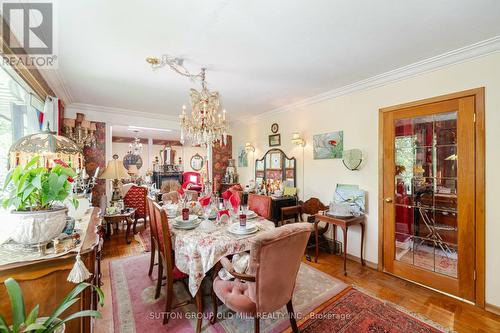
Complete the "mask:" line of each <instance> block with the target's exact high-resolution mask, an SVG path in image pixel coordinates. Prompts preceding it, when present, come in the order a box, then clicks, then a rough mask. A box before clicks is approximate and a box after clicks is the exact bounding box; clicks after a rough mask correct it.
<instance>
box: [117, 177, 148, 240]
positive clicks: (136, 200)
mask: <svg viewBox="0 0 500 333" xmlns="http://www.w3.org/2000/svg"><path fill="white" fill-rule="evenodd" d="M147 196H148V189H147V188H146V187H143V186H137V185H134V186H132V187H131V188H130V189H129V190H128V191H127V194H125V196H124V197H123V204H124V205H125V207H127V208H128V207H130V208H135V220H134V233H135V227H136V225H137V220H138V219H143V220H144V228H145V227H146V197H147Z"/></svg>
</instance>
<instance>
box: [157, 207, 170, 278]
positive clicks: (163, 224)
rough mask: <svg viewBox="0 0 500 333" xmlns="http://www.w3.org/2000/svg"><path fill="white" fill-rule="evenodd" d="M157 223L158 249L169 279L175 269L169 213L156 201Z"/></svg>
mask: <svg viewBox="0 0 500 333" xmlns="http://www.w3.org/2000/svg"><path fill="white" fill-rule="evenodd" d="M153 207H154V212H155V223H156V228H157V230H158V249H159V252H160V256H161V257H162V260H163V266H164V267H165V269H166V272H167V279H172V278H173V276H172V274H173V269H174V251H173V247H172V237H171V235H170V227H169V225H168V215H167V212H166V211H165V209H162V208H161V206H160V205H159V204H158V203H156V202H154V203H153Z"/></svg>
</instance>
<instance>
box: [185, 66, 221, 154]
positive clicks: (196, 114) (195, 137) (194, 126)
mask: <svg viewBox="0 0 500 333" xmlns="http://www.w3.org/2000/svg"><path fill="white" fill-rule="evenodd" d="M201 80H202V81H201V87H202V89H201V91H197V90H196V89H191V91H190V94H189V97H190V100H191V109H192V111H191V114H190V115H189V114H187V113H186V106H185V105H183V106H182V112H181V114H180V115H179V119H180V123H181V124H180V125H181V139H180V141H181V143H182V144H184V142H185V141H186V139H187V140H189V141H191V143H192V144H194V145H204V146H208V145H212V144H213V143H215V142H216V141H219V142H220V145H221V146H222V145H226V144H227V131H228V126H227V121H226V110H222V112H221V111H220V99H219V93H218V92H216V91H215V92H211V91H209V90H208V88H207V85H206V81H205V69H202V72H201Z"/></svg>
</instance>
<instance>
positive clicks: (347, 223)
mask: <svg viewBox="0 0 500 333" xmlns="http://www.w3.org/2000/svg"><path fill="white" fill-rule="evenodd" d="M319 222H326V223H329V224H331V225H333V240H334V241H335V240H336V239H337V228H336V227H337V226H339V227H340V228H341V229H342V231H343V234H344V275H347V268H346V262H347V230H348V229H349V227H351V226H353V225H357V224H359V225H360V227H361V264H362V265H364V264H365V261H364V259H363V240H364V238H365V216H364V215H361V216H352V217H346V218H341V217H333V216H330V215H326V214H325V212H320V213H318V214H315V215H314V235H315V238H316V257H315V258H314V262H318V255H319V246H318V243H319V235H318V223H319Z"/></svg>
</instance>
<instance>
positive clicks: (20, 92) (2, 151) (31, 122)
mask: <svg viewBox="0 0 500 333" xmlns="http://www.w3.org/2000/svg"><path fill="white" fill-rule="evenodd" d="M41 108H43V103H42V102H41V101H40V100H39V99H38V98H37V97H35V96H34V95H33V94H32V93H31V92H30V91H29V88H27V86H26V85H25V83H24V82H23V81H22V80H21V79H20V78H19V77H18V76H17V75H16V74H15V73H12V72H11V69H8V68H7V69H5V68H1V67H0V186H1V187H3V184H4V180H5V176H6V174H7V172H8V160H9V149H10V146H11V145H12V143H14V142H16V141H17V140H18V139H20V138H22V137H23V136H25V135H28V134H33V133H37V132H39V131H40V127H41V126H40V120H41V116H40V115H41Z"/></svg>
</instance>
